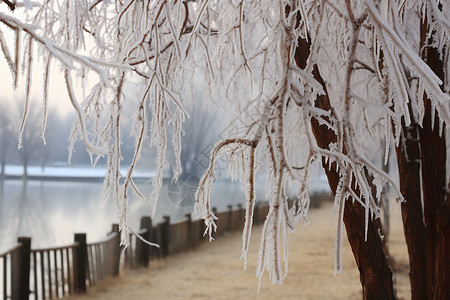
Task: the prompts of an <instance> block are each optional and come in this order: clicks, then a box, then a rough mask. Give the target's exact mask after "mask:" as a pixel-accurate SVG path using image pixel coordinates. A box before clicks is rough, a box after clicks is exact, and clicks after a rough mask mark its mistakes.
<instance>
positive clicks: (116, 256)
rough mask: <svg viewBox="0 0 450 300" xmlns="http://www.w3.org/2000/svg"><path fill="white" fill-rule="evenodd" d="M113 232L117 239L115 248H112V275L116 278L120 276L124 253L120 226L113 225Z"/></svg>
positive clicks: (115, 239) (114, 243) (114, 244)
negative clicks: (121, 255) (121, 260)
mask: <svg viewBox="0 0 450 300" xmlns="http://www.w3.org/2000/svg"><path fill="white" fill-rule="evenodd" d="M111 231H112V232H114V233H116V237H115V238H114V240H113V241H112V242H113V246H112V253H111V254H112V261H113V265H112V268H113V269H112V275H113V276H114V277H116V276H119V269H120V253H121V252H122V251H121V249H120V231H119V224H113V225H112V230H111Z"/></svg>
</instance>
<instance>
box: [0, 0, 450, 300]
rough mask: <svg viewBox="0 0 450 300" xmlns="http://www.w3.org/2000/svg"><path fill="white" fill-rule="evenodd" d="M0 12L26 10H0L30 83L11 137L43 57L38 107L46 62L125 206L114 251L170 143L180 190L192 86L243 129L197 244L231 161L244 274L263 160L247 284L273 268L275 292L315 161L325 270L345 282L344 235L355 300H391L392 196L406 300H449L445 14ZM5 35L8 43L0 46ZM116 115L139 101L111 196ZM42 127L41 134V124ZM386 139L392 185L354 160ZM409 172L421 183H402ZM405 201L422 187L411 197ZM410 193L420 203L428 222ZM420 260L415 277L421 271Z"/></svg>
mask: <svg viewBox="0 0 450 300" xmlns="http://www.w3.org/2000/svg"><path fill="white" fill-rule="evenodd" d="M3 2H4V4H8V6H9V7H10V9H11V10H19V7H26V9H27V10H26V14H25V15H23V14H16V13H15V12H6V5H3V6H4V8H5V9H4V11H2V12H0V22H1V24H2V26H1V28H0V30H1V31H0V42H1V46H2V53H3V56H4V58H5V59H6V61H7V62H8V65H9V66H10V69H11V74H12V78H13V86H14V87H16V86H17V78H18V77H19V74H20V72H19V70H20V69H21V68H22V69H23V70H24V74H25V76H24V77H25V89H26V93H27V97H26V100H25V110H24V111H25V113H24V115H23V120H22V124H21V126H20V131H21V132H22V131H23V128H24V124H25V122H26V119H27V114H28V102H29V98H30V96H29V95H30V89H31V78H32V74H33V71H32V68H33V65H34V64H33V61H34V59H35V58H34V55H33V53H34V52H33V48H34V47H38V48H39V53H40V59H41V60H42V61H43V62H44V70H43V72H44V99H43V102H44V107H46V102H47V98H48V89H47V87H48V80H49V78H51V76H52V74H50V64H52V63H56V64H58V66H59V68H60V70H61V73H62V74H63V77H64V79H65V82H66V87H67V93H68V100H69V101H70V103H71V104H72V106H73V108H74V110H75V112H76V114H77V117H78V119H77V122H76V125H75V126H74V129H73V132H72V135H71V140H72V141H73V142H74V141H76V140H77V139H81V140H83V142H84V143H85V145H86V149H87V151H88V152H89V154H90V155H91V156H92V160H93V162H95V161H96V159H97V158H98V157H101V156H107V157H108V174H107V177H106V179H105V196H106V198H108V199H112V200H113V201H114V202H115V203H116V204H117V206H118V208H119V211H120V218H121V221H120V228H121V230H122V233H123V237H124V238H123V241H122V242H123V244H124V245H127V243H128V241H127V238H126V237H128V233H129V231H130V230H131V229H130V228H129V227H128V224H127V204H128V192H129V190H130V189H132V190H134V191H135V192H137V194H139V195H141V196H142V198H148V199H149V201H151V203H153V207H156V205H155V204H156V199H157V198H158V193H159V190H160V188H161V184H162V178H163V170H164V169H165V168H166V167H167V163H166V157H165V156H166V149H167V144H168V143H172V145H173V146H172V147H173V149H174V151H173V152H174V154H175V155H174V156H175V166H174V170H176V171H175V172H174V179H175V180H176V179H177V178H178V176H179V174H181V171H182V170H181V163H180V160H179V157H180V153H181V142H180V139H181V135H182V124H183V122H184V121H185V119H186V118H189V111H188V110H186V109H185V99H186V95H189V94H190V93H191V91H192V89H193V87H194V83H195V82H196V81H198V80H204V81H206V84H204V86H205V89H207V92H208V93H209V95H210V98H211V100H212V102H213V103H215V105H217V107H220V108H222V107H224V106H226V107H231V108H233V109H234V111H235V112H236V119H238V120H239V122H237V123H233V124H235V125H236V126H234V127H233V128H231V129H230V130H229V131H228V132H229V135H228V137H226V138H224V139H223V140H221V141H220V142H218V143H217V144H216V145H215V146H214V148H213V149H212V151H211V154H210V155H211V156H210V163H209V167H208V168H207V170H206V171H205V173H204V175H203V177H202V178H201V180H200V184H199V187H198V190H197V192H196V206H195V211H196V212H197V213H198V214H199V215H200V216H201V217H202V218H203V219H204V220H205V224H206V226H207V230H206V234H209V235H211V233H212V231H213V230H214V229H215V226H216V225H215V220H216V217H215V215H214V214H213V212H212V210H211V206H210V191H211V186H212V184H213V181H214V178H215V164H216V162H217V159H218V158H219V157H221V156H226V157H227V158H228V160H229V171H230V175H231V176H234V177H238V178H240V179H241V180H242V182H243V183H244V185H245V197H246V201H247V205H246V220H245V226H244V230H243V244H242V257H243V259H244V263H246V254H247V250H248V245H249V241H250V235H251V228H252V219H253V209H254V205H255V180H254V178H255V172H256V170H257V169H258V165H260V164H261V161H260V158H259V157H263V158H264V159H265V160H267V163H268V164H269V165H270V169H269V171H268V173H269V174H268V175H269V176H268V178H269V182H268V186H269V191H268V195H267V198H268V200H269V203H270V210H269V213H268V215H267V218H266V221H265V223H264V226H263V234H262V240H261V246H260V257H259V265H258V269H257V275H258V277H259V278H261V276H262V274H263V273H264V271H265V270H267V271H268V272H269V273H270V275H271V278H272V281H273V282H274V283H281V282H282V279H283V277H284V276H285V275H286V272H287V261H288V257H287V256H288V234H289V232H290V231H292V230H293V229H294V227H295V224H296V222H297V221H298V220H299V219H306V217H307V212H308V206H309V198H308V190H309V180H310V175H309V172H310V167H311V164H312V163H313V162H314V161H317V160H321V162H322V165H323V166H324V168H325V169H326V173H327V176H328V179H329V183H330V187H331V188H332V190H333V193H334V194H335V206H336V218H337V221H336V262H335V272H336V273H339V272H341V271H342V263H341V244H342V236H343V230H344V227H345V229H346V231H347V236H348V239H349V242H350V245H351V246H352V250H353V253H354V256H355V259H356V262H357V264H358V268H359V270H360V272H361V283H362V285H363V293H364V298H373V299H386V298H389V299H392V298H395V292H394V288H393V279H392V273H391V270H390V268H389V266H388V263H387V260H386V257H385V253H384V252H383V248H382V243H381V239H382V237H381V235H380V230H381V227H380V222H379V216H380V199H381V191H382V189H383V187H384V186H385V184H386V183H387V184H389V185H391V186H392V190H393V191H394V193H395V194H396V197H398V199H399V201H400V202H401V203H402V208H403V215H404V225H405V234H406V237H407V242H408V248H409V252H410V256H411V270H412V271H411V286H412V296H413V298H414V299H424V298H430V299H444V298H450V287H449V286H448V284H447V283H448V282H449V281H450V262H449V260H448V257H450V238H449V237H450V234H449V228H450V226H448V224H449V221H450V217H449V216H450V201H449V199H448V197H449V196H448V187H449V179H448V178H449V174H448V173H449V169H450V168H449V166H448V165H449V164H448V162H447V158H446V155H447V152H448V148H447V147H446V141H445V138H446V136H447V135H448V124H449V121H450V100H449V95H448V75H447V72H448V67H447V66H448V46H449V34H450V28H449V20H448V12H449V10H450V8H449V3H448V1H443V0H379V1H376V0H362V1H352V0H346V1H343V0H341V1H333V0H317V1H310V0H299V1H287V0H279V1H275V0H261V1H239V0H229V1H218V0H199V1H181V0H165V1H156V0H155V1H151V0H126V1H125V0H123V1H121V0H116V1H107V0H103V1H102V0H97V1H87V0H80V1H69V0H59V1H58V0H47V1H39V2H34V1H33V2H32V1H29V0H28V1H23V2H18V1H3ZM6 30H8V31H12V35H13V36H15V38H14V39H11V40H7V39H5V38H4V34H3V31H6ZM199 74H201V76H199ZM74 76H77V77H79V78H81V81H82V83H83V87H84V90H85V91H86V92H87V95H86V96H84V95H83V94H82V93H78V92H77V91H76V90H75V88H74V84H73V77H74ZM129 82H133V84H135V83H136V82H140V84H141V86H142V91H141V97H139V98H138V99H137V100H136V98H135V97H133V98H130V97H127V94H126V93H125V91H126V88H125V87H126V86H127V84H128V83H129ZM126 101H134V102H135V107H136V114H135V120H134V121H135V126H134V131H133V134H134V136H135V138H136V142H135V154H134V157H133V160H132V162H131V164H130V165H129V171H128V173H127V174H126V176H125V178H124V183H123V185H120V184H119V179H120V176H121V174H120V172H119V167H120V163H121V140H122V138H121V131H120V128H121V123H122V120H121V112H122V106H123V104H124V103H125V102H126ZM149 110H150V111H149ZM149 116H151V122H150V124H151V125H150V126H151V127H150V133H149V134H147V132H148V131H147V128H146V126H147V124H148V122H147V119H148V118H149ZM43 120H44V125H45V120H46V111H45V110H44V118H43ZM43 128H45V126H43ZM375 128H377V130H374V129H375ZM168 130H171V131H172V133H171V134H170V136H171V137H172V138H171V139H170V140H168V136H169V134H168ZM375 131H376V132H375ZM380 134H381V136H382V137H383V141H384V144H385V145H384V148H385V158H386V160H387V158H388V153H389V150H390V149H391V148H392V147H396V148H397V156H398V163H399V170H400V186H399V187H398V186H397V185H396V184H395V181H394V180H393V179H392V178H390V177H389V175H388V174H386V173H385V172H383V171H382V169H380V168H379V167H377V166H376V165H375V163H374V162H373V161H371V159H370V156H369V155H367V152H366V151H364V149H366V148H367V145H368V144H370V143H372V142H373V141H376V140H379V135H380ZM20 140H21V139H20V137H19V142H20ZM144 143H150V144H151V145H152V146H153V147H154V148H155V152H156V158H155V161H156V165H157V172H156V176H155V178H154V181H153V187H154V189H153V192H152V193H151V194H150V195H148V196H147V195H143V194H142V193H141V192H140V191H139V190H138V189H137V187H136V185H135V184H134V182H133V170H134V169H135V167H136V165H137V164H138V161H139V158H140V154H141V150H142V147H143V145H144ZM413 148H414V149H413ZM417 149H419V150H417ZM146 159H147V158H146ZM417 162H419V164H416V163H417ZM385 163H387V162H385ZM413 164H414V166H413V167H415V168H416V169H414V170H409V169H408V168H409V166H410V165H413ZM420 173H421V174H422V175H421V176H420ZM408 174H414V177H411V178H416V179H417V180H419V181H417V182H415V183H414V186H413V183H412V182H408V180H405V178H406V177H405V176H409V175H408ZM292 182H295V183H296V184H297V185H298V186H299V189H298V197H297V199H296V201H295V203H294V205H293V206H292V207H289V206H288V202H287V196H286V187H287V186H288V185H289V184H291V183H292ZM420 187H421V188H420ZM413 189H419V190H418V191H417V192H416V193H415V194H414V197H413V196H412V195H410V193H411V191H412V190H413ZM417 195H419V196H420V195H422V198H423V202H424V205H423V209H422V206H421V205H420V198H417ZM405 197H406V199H405ZM405 200H406V202H405ZM417 230H418V231H417ZM419 231H420V234H416V233H417V232H419ZM282 245H284V246H282ZM281 249H284V253H281ZM417 249H421V250H423V251H421V252H420V251H419V252H420V253H419V252H417V251H418V250H417ZM419 260H420V261H422V262H423V263H420V264H415V262H418V261H419ZM283 265H284V270H283Z"/></svg>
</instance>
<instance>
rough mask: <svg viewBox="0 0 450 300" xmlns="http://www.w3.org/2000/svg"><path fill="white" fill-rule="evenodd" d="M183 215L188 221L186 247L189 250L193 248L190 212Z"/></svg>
mask: <svg viewBox="0 0 450 300" xmlns="http://www.w3.org/2000/svg"><path fill="white" fill-rule="evenodd" d="M184 216H185V217H186V219H187V222H188V249H189V250H191V249H194V245H195V242H194V234H193V232H192V217H191V214H185V215H184Z"/></svg>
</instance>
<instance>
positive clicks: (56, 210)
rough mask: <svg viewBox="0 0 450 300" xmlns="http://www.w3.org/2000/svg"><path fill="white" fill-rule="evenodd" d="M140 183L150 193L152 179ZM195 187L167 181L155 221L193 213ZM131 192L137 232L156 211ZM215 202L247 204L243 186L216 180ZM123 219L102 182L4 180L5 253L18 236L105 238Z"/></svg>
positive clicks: (0, 245)
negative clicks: (107, 199) (105, 196)
mask: <svg viewBox="0 0 450 300" xmlns="http://www.w3.org/2000/svg"><path fill="white" fill-rule="evenodd" d="M137 185H138V186H139V188H140V189H141V191H142V192H143V193H144V195H149V194H150V192H151V190H152V187H151V182H145V183H140V184H137ZM194 185H195V184H193V185H189V184H188V183H187V182H186V181H183V182H180V183H179V184H171V183H170V182H166V183H164V184H163V187H162V189H161V192H160V196H159V200H158V205H157V208H156V213H155V216H154V218H153V222H154V224H156V223H158V222H161V221H162V218H163V216H165V215H168V216H170V218H171V222H173V223H175V222H177V221H181V220H182V219H183V218H185V215H186V214H190V213H192V211H193V193H194V192H195V186H194ZM129 194H130V202H129V209H128V212H129V225H130V226H131V228H132V229H133V230H136V231H137V229H139V228H138V227H139V222H140V218H141V217H142V216H144V215H146V216H147V215H150V214H151V209H150V205H148V204H147V203H146V202H145V201H142V200H141V199H140V198H138V197H137V196H135V195H133V192H131V191H130V193H129ZM211 201H212V205H213V207H217V209H218V211H223V210H226V209H227V205H229V204H232V205H237V204H238V203H244V195H243V190H242V186H241V184H239V183H232V182H230V181H219V182H216V183H215V184H214V186H213V191H212V196H211ZM118 220H119V218H118V214H117V213H116V209H115V208H114V205H113V204H112V203H110V202H107V203H104V201H103V183H102V182H99V181H89V182H86V181H73V182H71V181H62V180H58V181H51V180H19V179H5V180H0V252H2V251H3V250H6V249H8V248H11V247H12V246H13V245H15V243H16V240H17V237H18V236H30V237H31V238H32V247H33V248H41V247H50V246H59V245H65V244H70V243H72V242H73V235H74V233H76V232H84V233H87V239H88V242H94V241H98V240H102V239H103V238H105V237H106V234H107V233H108V232H109V231H110V230H111V225H112V224H113V223H118Z"/></svg>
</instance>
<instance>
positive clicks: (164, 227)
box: [161, 216, 170, 257]
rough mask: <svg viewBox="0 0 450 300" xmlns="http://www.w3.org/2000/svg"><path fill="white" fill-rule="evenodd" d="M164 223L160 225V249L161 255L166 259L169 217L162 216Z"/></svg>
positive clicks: (168, 239) (168, 242) (168, 245)
mask: <svg viewBox="0 0 450 300" xmlns="http://www.w3.org/2000/svg"><path fill="white" fill-rule="evenodd" d="M163 219H164V222H163V223H162V224H161V248H162V255H163V257H166V256H168V255H169V254H170V251H169V247H170V217H169V216H164V217H163Z"/></svg>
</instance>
